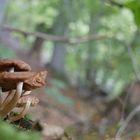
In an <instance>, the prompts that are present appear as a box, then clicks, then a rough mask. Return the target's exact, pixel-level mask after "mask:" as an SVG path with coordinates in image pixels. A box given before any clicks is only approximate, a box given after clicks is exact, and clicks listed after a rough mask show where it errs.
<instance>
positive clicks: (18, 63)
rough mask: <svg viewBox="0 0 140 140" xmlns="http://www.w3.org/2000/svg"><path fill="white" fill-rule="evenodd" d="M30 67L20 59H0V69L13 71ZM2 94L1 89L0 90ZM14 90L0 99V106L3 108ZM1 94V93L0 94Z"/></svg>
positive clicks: (26, 69) (29, 68)
mask: <svg viewBox="0 0 140 140" xmlns="http://www.w3.org/2000/svg"><path fill="white" fill-rule="evenodd" d="M30 70H31V67H30V65H28V64H27V63H25V62H24V61H22V60H16V59H0V71H9V72H10V73H13V72H14V71H30ZM1 94H2V91H1ZM14 94H15V91H10V92H9V94H8V95H7V97H6V98H5V99H4V101H2V98H1V100H0V108H1V109H2V108H4V107H5V105H7V104H8V103H9V102H10V99H12V97H13V96H14ZM1 96H2V95H1Z"/></svg>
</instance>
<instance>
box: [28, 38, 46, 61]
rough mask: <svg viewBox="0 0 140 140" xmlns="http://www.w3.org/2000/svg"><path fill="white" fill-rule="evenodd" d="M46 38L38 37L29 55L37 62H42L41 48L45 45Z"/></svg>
mask: <svg viewBox="0 0 140 140" xmlns="http://www.w3.org/2000/svg"><path fill="white" fill-rule="evenodd" d="M43 43H44V39H42V38H40V37H37V38H36V39H35V41H34V44H33V47H32V49H31V50H30V52H29V57H30V58H31V59H33V60H34V61H35V62H37V63H40V61H41V50H42V47H43Z"/></svg>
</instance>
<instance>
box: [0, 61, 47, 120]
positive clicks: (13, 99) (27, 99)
mask: <svg viewBox="0 0 140 140" xmlns="http://www.w3.org/2000/svg"><path fill="white" fill-rule="evenodd" d="M46 76H47V71H39V72H32V71H31V67H30V65H28V64H27V63H25V62H24V61H21V60H16V59H1V60H0V118H5V117H6V116H8V119H9V120H10V121H11V122H14V121H17V120H19V119H21V118H23V117H24V116H25V115H26V113H27V111H28V110H29V107H30V106H35V105H36V104H37V103H38V102H39V99H38V98H37V97H35V96H31V95H30V93H31V90H32V89H36V88H40V87H42V86H44V85H45V84H46ZM5 93H7V96H4V94H5ZM3 97H4V98H3ZM15 107H20V108H23V109H22V111H21V112H19V113H18V114H17V115H14V116H11V115H10V112H12V111H13V109H14V108H15Z"/></svg>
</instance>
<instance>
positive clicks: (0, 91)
mask: <svg viewBox="0 0 140 140" xmlns="http://www.w3.org/2000/svg"><path fill="white" fill-rule="evenodd" d="M1 106H2V89H1V87H0V107H1Z"/></svg>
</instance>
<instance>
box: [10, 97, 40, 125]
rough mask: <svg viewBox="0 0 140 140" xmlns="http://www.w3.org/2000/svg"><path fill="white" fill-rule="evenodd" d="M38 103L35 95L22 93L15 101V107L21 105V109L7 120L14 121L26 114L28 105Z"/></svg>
mask: <svg viewBox="0 0 140 140" xmlns="http://www.w3.org/2000/svg"><path fill="white" fill-rule="evenodd" d="M38 103H39V99H38V98H37V97H35V96H30V95H24V96H22V97H20V99H19V100H18V102H17V105H16V107H19V108H21V107H22V108H23V110H22V111H21V112H20V113H19V114H18V115H16V116H12V117H9V120H10V121H11V122H14V121H17V120H19V119H21V118H23V117H24V116H25V115H26V113H27V112H28V110H29V108H30V106H36V104H38Z"/></svg>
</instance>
